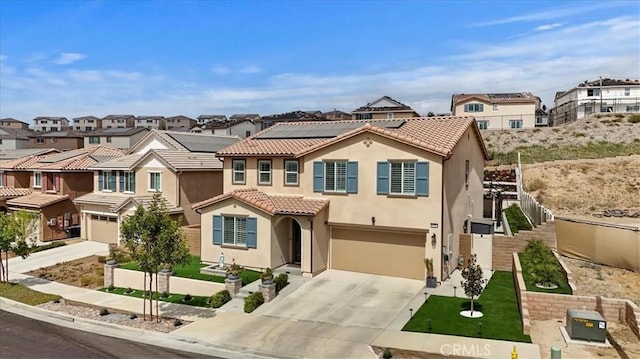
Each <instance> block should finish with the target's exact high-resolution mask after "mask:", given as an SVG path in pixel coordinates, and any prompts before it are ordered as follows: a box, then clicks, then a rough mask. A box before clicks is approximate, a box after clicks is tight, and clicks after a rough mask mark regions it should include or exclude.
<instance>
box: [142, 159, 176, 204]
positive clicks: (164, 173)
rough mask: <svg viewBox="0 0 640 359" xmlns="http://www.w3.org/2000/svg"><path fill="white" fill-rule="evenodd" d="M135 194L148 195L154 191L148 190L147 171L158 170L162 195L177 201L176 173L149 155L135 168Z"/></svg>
mask: <svg viewBox="0 0 640 359" xmlns="http://www.w3.org/2000/svg"><path fill="white" fill-rule="evenodd" d="M135 172H136V195H138V196H145V195H146V196H150V195H153V193H154V191H149V187H150V182H149V173H151V172H160V173H161V175H160V187H161V188H162V195H163V196H164V197H165V198H166V199H167V200H168V201H169V202H171V203H174V204H177V203H178V196H177V192H178V188H177V187H176V185H177V183H176V175H175V174H174V173H173V172H172V171H171V170H170V169H168V168H166V167H164V166H163V165H162V164H161V163H160V161H158V160H156V159H155V158H153V157H151V158H149V159H147V160H146V161H144V162H143V163H141V165H140V166H139V167H138V168H136V170H135Z"/></svg>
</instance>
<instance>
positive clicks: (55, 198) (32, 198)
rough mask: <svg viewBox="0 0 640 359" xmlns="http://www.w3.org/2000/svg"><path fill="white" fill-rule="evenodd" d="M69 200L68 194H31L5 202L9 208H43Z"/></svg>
mask: <svg viewBox="0 0 640 359" xmlns="http://www.w3.org/2000/svg"><path fill="white" fill-rule="evenodd" d="M68 198H69V195H68V194H65V195H57V194H44V193H32V194H29V195H26V196H22V197H18V198H14V199H10V200H8V201H7V205H9V206H20V207H28V208H44V207H47V206H49V205H52V204H54V203H58V202H60V201H64V200H66V199H68Z"/></svg>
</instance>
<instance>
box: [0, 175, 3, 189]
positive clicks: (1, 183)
mask: <svg viewBox="0 0 640 359" xmlns="http://www.w3.org/2000/svg"><path fill="white" fill-rule="evenodd" d="M0 187H4V172H0Z"/></svg>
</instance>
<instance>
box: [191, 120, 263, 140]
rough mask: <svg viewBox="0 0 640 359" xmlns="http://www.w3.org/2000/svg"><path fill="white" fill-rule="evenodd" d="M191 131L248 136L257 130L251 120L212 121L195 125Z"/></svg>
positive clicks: (240, 136)
mask: <svg viewBox="0 0 640 359" xmlns="http://www.w3.org/2000/svg"><path fill="white" fill-rule="evenodd" d="M189 132H193V133H202V134H211V135H218V136H238V137H239V138H247V137H249V136H252V135H253V134H254V133H255V132H256V125H255V124H254V123H253V121H251V120H231V121H224V122H218V121H212V122H209V123H207V124H204V125H200V126H195V127H193V128H192V129H191V130H190V131H189Z"/></svg>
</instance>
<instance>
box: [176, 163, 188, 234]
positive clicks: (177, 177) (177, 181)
mask: <svg viewBox="0 0 640 359" xmlns="http://www.w3.org/2000/svg"><path fill="white" fill-rule="evenodd" d="M181 174H182V171H176V198H177V199H178V200H177V202H178V203H177V206H178V208H182V201H181V199H182V196H181V195H180V175H181ZM183 211H184V208H183ZM182 217H183V219H186V216H185V215H184V212H183V214H182ZM185 222H186V221H185ZM184 224H185V223H183V225H184Z"/></svg>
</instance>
